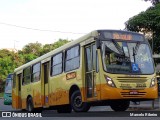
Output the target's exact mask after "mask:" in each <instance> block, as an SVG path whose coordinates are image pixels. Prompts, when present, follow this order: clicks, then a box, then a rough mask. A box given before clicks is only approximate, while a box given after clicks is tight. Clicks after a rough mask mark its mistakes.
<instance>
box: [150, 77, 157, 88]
mask: <svg viewBox="0 0 160 120" xmlns="http://www.w3.org/2000/svg"><path fill="white" fill-rule="evenodd" d="M155 85H156V77H153V78H152V80H151V85H150V87H153V86H155Z"/></svg>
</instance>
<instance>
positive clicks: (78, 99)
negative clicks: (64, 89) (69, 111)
mask: <svg viewBox="0 0 160 120" xmlns="http://www.w3.org/2000/svg"><path fill="white" fill-rule="evenodd" d="M81 105H82V98H81V96H76V97H75V99H74V106H75V107H81Z"/></svg>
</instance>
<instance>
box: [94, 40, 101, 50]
mask: <svg viewBox="0 0 160 120" xmlns="http://www.w3.org/2000/svg"><path fill="white" fill-rule="evenodd" d="M94 39H95V40H96V47H97V49H100V48H101V42H100V40H99V39H98V38H94Z"/></svg>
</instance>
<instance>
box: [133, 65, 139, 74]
mask: <svg viewBox="0 0 160 120" xmlns="http://www.w3.org/2000/svg"><path fill="white" fill-rule="evenodd" d="M132 71H133V72H138V71H139V68H138V64H135V63H134V64H132Z"/></svg>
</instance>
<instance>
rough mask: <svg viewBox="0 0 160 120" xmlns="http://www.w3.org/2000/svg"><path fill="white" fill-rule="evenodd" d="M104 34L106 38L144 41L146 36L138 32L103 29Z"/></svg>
mask: <svg viewBox="0 0 160 120" xmlns="http://www.w3.org/2000/svg"><path fill="white" fill-rule="evenodd" d="M102 34H103V37H104V38H105V39H114V40H128V41H131V40H133V41H144V36H143V35H141V34H138V33H132V32H125V31H103V32H102Z"/></svg>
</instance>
